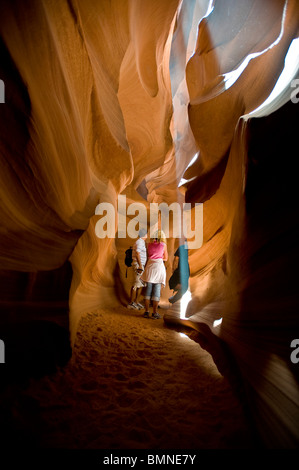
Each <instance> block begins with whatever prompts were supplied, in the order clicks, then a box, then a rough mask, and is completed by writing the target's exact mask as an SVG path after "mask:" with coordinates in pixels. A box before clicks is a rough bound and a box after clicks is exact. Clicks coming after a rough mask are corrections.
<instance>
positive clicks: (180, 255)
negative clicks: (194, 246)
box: [168, 240, 190, 304]
mask: <svg viewBox="0 0 299 470" xmlns="http://www.w3.org/2000/svg"><path fill="white" fill-rule="evenodd" d="M172 270H173V272H172V275H171V277H170V279H169V281H168V284H169V288H170V289H172V290H173V291H174V293H173V295H172V296H171V297H170V298H169V299H168V300H169V302H170V303H172V304H174V303H175V302H177V301H178V300H180V299H181V298H182V296H183V295H184V294H185V293H186V292H187V290H188V287H189V276H190V268H189V262H188V245H187V240H185V242H184V243H182V244H180V245H179V247H178V249H177V250H176V252H175V254H174V259H173V265H172Z"/></svg>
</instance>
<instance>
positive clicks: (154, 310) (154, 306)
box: [153, 300, 159, 315]
mask: <svg viewBox="0 0 299 470" xmlns="http://www.w3.org/2000/svg"><path fill="white" fill-rule="evenodd" d="M158 305H159V300H153V315H155V314H156V313H157V310H158Z"/></svg>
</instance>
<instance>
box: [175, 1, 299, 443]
mask: <svg viewBox="0 0 299 470" xmlns="http://www.w3.org/2000/svg"><path fill="white" fill-rule="evenodd" d="M232 12H233V14H232ZM298 13H299V11H298V3H297V2H294V1H293V2H292V1H290V2H283V1H277V2H263V3H261V2H254V1H252V2H234V1H231V2H230V1H228V2H216V4H215V8H214V10H213V11H212V13H211V14H210V15H209V16H208V17H207V18H205V19H204V20H203V21H201V23H200V24H199V28H198V36H197V44H196V51H195V54H194V55H193V56H192V57H191V58H190V60H189V62H188V64H187V67H186V81H187V85H188V90H189V95H190V104H189V109H188V111H189V120H190V126H191V129H192V132H193V134H194V137H195V139H196V142H197V144H198V147H199V150H200V158H198V159H197V161H196V162H195V163H194V164H193V165H192V166H191V167H190V168H189V169H188V170H187V171H186V173H185V178H187V179H190V178H195V179H193V181H191V182H190V183H187V184H186V186H187V191H186V200H187V201H194V202H195V201H201V202H203V203H204V222H203V224H204V232H203V233H204V243H203V246H202V248H201V249H200V250H196V251H195V252H191V256H190V264H191V272H192V277H191V281H190V288H191V292H192V296H193V298H192V301H191V302H190V303H189V305H188V307H187V313H186V317H188V320H186V321H185V323H186V324H188V325H191V326H193V327H194V328H196V329H198V330H199V331H201V330H202V331H206V329H205V328H206V326H207V325H208V326H209V328H210V329H211V331H212V332H213V333H215V334H216V335H217V336H218V337H219V338H220V339H221V340H223V341H224V342H225V344H226V345H229V349H230V351H232V352H233V356H234V357H235V359H236V362H237V364H238V367H239V369H240V371H241V375H242V380H243V381H244V384H245V388H246V390H247V392H248V399H249V402H250V404H251V405H252V413H253V416H254V418H255V420H256V422H257V424H258V428H259V430H260V433H261V436H262V439H263V440H264V442H266V445H267V446H269V447H280V446H281V447H284V446H286V447H288V446H294V447H297V446H298V443H299V428H298V425H297V423H298V422H299V421H298V420H299V411H298V405H299V391H298V375H299V374H298V365H296V364H293V363H292V361H291V353H292V349H291V347H290V346H291V341H292V339H293V338H296V337H297V336H298V332H299V331H298V316H297V312H298V296H297V292H296V290H297V289H296V268H295V266H296V265H297V261H298V247H297V243H296V241H295V240H296V239H297V235H298V196H297V190H296V189H295V188H296V181H295V179H296V174H295V164H296V155H295V153H296V151H295V149H294V138H295V135H296V128H297V127H298V108H297V106H296V104H295V103H296V102H291V100H290V98H291V95H292V92H293V89H292V87H291V84H292V83H291V79H294V78H295V77H297V78H298V54H297V57H296V58H295V59H294V58H293V59H292V60H293V63H292V64H291V65H292V67H293V73H292V72H291V71H290V70H289V76H288V80H287V82H286V83H285V84H284V88H282V91H281V94H280V95H279V97H278V98H277V99H276V100H275V101H274V102H273V103H272V104H270V105H268V106H265V108H264V109H261V110H257V111H255V112H254V110H256V108H258V107H259V106H260V105H261V104H262V103H263V102H264V101H265V99H266V98H267V97H268V96H269V94H270V92H271V91H272V89H273V88H274V85H275V83H276V81H277V79H278V77H279V76H280V74H281V72H282V70H283V68H284V60H285V57H286V55H287V52H288V49H289V47H290V44H291V42H292V39H294V38H296V37H297V36H298V19H299V15H298ZM231 15H232V16H233V18H232V16H231ZM257 18H258V21H257ZM297 49H298V45H297ZM250 54H251V60H250V62H249V61H248V60H247V61H246V58H248V56H249V55H250ZM244 61H245V62H244ZM294 62H295V63H294ZM292 67H291V68H292ZM238 68H239V73H238ZM296 71H297V75H296ZM250 113H252V114H250ZM289 173H290V174H289ZM287 175H289V176H287ZM172 310H173V312H169V313H168V314H167V317H168V318H167V320H168V321H172V319H171V315H172V313H174V314H175V313H176V310H177V309H176V308H173V309H172ZM220 318H222V323H221V325H220V326H217V327H213V324H214V321H215V320H219V319H220ZM182 323H184V321H183V322H182ZM200 325H204V327H203V326H202V328H201V326H200Z"/></svg>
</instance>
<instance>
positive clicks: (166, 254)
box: [163, 243, 168, 261]
mask: <svg viewBox="0 0 299 470" xmlns="http://www.w3.org/2000/svg"><path fill="white" fill-rule="evenodd" d="M167 260H168V251H167V245H166V243H165V246H164V252H163V261H167Z"/></svg>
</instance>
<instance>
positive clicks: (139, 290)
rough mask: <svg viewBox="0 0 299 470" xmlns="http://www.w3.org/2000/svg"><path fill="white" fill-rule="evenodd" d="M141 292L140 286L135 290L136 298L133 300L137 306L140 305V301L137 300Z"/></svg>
mask: <svg viewBox="0 0 299 470" xmlns="http://www.w3.org/2000/svg"><path fill="white" fill-rule="evenodd" d="M141 292H142V287H139V288H138V289H137V291H136V300H135V302H136V304H137V305H138V306H141V303H140V302H139V299H140V295H141Z"/></svg>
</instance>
